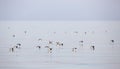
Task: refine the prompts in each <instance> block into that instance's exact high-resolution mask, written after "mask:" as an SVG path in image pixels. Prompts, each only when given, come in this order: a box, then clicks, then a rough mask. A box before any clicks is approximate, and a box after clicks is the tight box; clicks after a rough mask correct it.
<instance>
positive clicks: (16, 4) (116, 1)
mask: <svg viewBox="0 0 120 69" xmlns="http://www.w3.org/2000/svg"><path fill="white" fill-rule="evenodd" d="M0 20H120V0H0Z"/></svg>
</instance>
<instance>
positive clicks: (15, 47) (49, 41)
mask: <svg viewBox="0 0 120 69" xmlns="http://www.w3.org/2000/svg"><path fill="white" fill-rule="evenodd" d="M24 33H25V34H26V33H27V31H24ZM53 33H54V34H56V32H53ZM74 33H78V32H74ZM86 34H87V32H85V35H86ZM12 37H13V38H14V37H16V35H13V36H12ZM38 41H41V42H42V41H44V40H43V39H41V38H39V39H38ZM110 42H111V43H114V42H115V41H114V40H110ZM47 44H48V45H47V46H44V48H47V50H48V53H52V51H53V48H52V47H51V45H54V46H56V47H63V46H64V43H63V42H60V41H52V40H48V41H47ZM83 44H84V41H83V40H81V41H79V45H80V46H83ZM21 47H22V44H21V43H17V44H16V45H15V46H13V47H11V48H10V49H9V50H10V52H15V49H21ZM35 47H36V48H38V49H39V50H40V49H41V48H42V46H40V45H38V46H35ZM77 49H78V48H77V47H73V48H71V51H72V52H77ZM90 49H91V50H93V51H94V50H95V46H94V45H92V46H90Z"/></svg>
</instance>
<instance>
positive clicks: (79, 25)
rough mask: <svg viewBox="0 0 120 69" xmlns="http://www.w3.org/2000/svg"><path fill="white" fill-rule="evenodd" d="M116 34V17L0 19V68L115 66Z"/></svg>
mask: <svg viewBox="0 0 120 69" xmlns="http://www.w3.org/2000/svg"><path fill="white" fill-rule="evenodd" d="M24 31H27V32H26V34H25V33H24ZM76 32H77V33H76ZM85 32H86V34H85ZM13 35H15V37H13ZM119 35H120V21H71V22H70V21H0V69H119V68H120V36H119ZM40 38H41V39H42V41H38V39H40ZM49 40H50V41H53V44H48V41H49ZM81 40H83V41H84V42H83V46H81V45H80V43H79V41H81ZM110 40H114V41H115V42H114V43H112V42H111V41H110ZM57 41H59V42H62V43H63V44H64V45H63V46H60V47H59V46H56V45H55V42H57ZM17 43H21V48H20V49H14V50H15V51H14V52H11V51H10V50H9V49H10V48H12V47H13V46H15V45H16V44H17ZM38 45H40V46H41V49H38V48H36V46H38ZM92 45H94V46H95V50H92V49H91V46H92ZM45 46H50V47H51V48H53V50H52V53H48V49H46V48H45ZM74 47H76V48H77V50H76V52H73V51H72V48H74Z"/></svg>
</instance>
